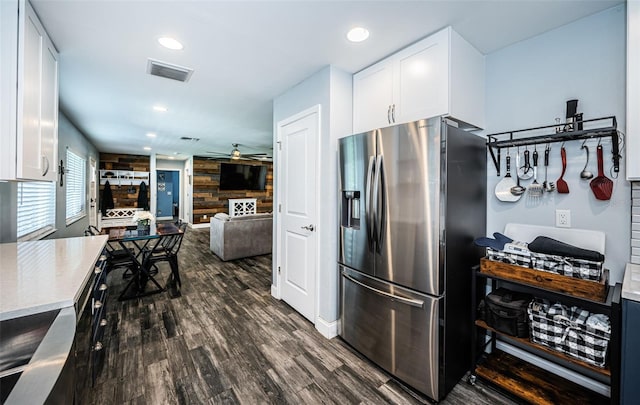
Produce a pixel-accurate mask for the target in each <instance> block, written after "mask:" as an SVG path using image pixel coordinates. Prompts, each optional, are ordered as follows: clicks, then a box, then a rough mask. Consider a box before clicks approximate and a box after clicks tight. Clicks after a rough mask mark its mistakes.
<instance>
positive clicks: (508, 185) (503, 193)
mask: <svg viewBox="0 0 640 405" xmlns="http://www.w3.org/2000/svg"><path fill="white" fill-rule="evenodd" d="M506 160H507V174H506V175H505V176H504V178H503V179H502V180H500V181H499V182H498V184H496V189H495V194H496V197H497V198H498V200H500V201H505V202H516V201H518V200H519V199H520V197H521V194H519V195H515V194H513V193H512V192H511V189H512V188H513V187H515V186H516V182H515V181H514V180H513V177H511V156H509V151H508V150H507V159H506Z"/></svg>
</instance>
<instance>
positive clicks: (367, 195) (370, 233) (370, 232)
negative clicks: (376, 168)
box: [364, 156, 375, 250]
mask: <svg viewBox="0 0 640 405" xmlns="http://www.w3.org/2000/svg"><path fill="white" fill-rule="evenodd" d="M374 162H375V156H369V167H368V168H367V184H366V190H365V192H364V211H365V218H366V219H367V241H368V242H369V250H373V242H374V239H373V238H374V229H373V215H372V212H371V188H372V187H371V181H372V178H373V164H374Z"/></svg>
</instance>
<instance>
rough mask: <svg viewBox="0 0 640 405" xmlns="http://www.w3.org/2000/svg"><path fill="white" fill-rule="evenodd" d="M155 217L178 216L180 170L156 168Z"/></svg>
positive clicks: (167, 217)
mask: <svg viewBox="0 0 640 405" xmlns="http://www.w3.org/2000/svg"><path fill="white" fill-rule="evenodd" d="M155 216H156V219H158V220H161V221H163V220H171V221H177V220H178V219H179V218H180V170H172V169H160V170H156V212H155Z"/></svg>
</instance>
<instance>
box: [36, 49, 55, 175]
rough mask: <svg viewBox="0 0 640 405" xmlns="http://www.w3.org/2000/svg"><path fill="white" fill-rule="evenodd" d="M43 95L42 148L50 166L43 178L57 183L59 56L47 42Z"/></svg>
mask: <svg viewBox="0 0 640 405" xmlns="http://www.w3.org/2000/svg"><path fill="white" fill-rule="evenodd" d="M41 95H42V98H41V103H40V112H41V116H40V148H41V152H42V156H43V160H44V164H45V165H49V167H48V171H47V173H46V174H44V175H43V176H42V178H43V179H47V180H53V181H55V180H56V173H57V166H56V162H57V161H58V160H57V157H58V55H57V53H56V50H55V49H54V48H53V45H52V44H50V43H49V41H46V42H45V46H44V47H43V53H42V89H41ZM45 169H46V167H45Z"/></svg>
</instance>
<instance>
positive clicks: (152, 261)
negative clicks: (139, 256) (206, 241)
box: [142, 224, 186, 296]
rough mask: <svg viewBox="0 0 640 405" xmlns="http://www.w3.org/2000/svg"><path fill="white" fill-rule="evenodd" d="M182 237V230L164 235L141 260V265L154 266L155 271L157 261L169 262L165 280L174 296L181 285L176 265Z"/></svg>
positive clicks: (149, 267) (181, 227)
mask: <svg viewBox="0 0 640 405" xmlns="http://www.w3.org/2000/svg"><path fill="white" fill-rule="evenodd" d="M185 225H186V224H185ZM180 229H181V230H182V229H183V226H182V224H181V225H180ZM183 237H184V231H183V233H178V234H175V235H168V236H164V237H163V240H162V241H161V242H160V243H159V244H158V246H157V248H155V249H153V250H150V251H148V252H146V253H145V256H144V258H143V262H142V263H143V264H142V266H143V267H145V268H147V269H152V268H155V271H156V272H157V264H158V263H160V262H167V263H169V266H170V267H171V275H170V276H169V278H168V280H167V286H168V287H169V288H170V289H171V290H172V295H174V296H177V295H178V294H179V289H180V287H181V286H182V281H181V279H180V269H179V267H178V252H179V251H180V246H182V238H183ZM150 273H151V272H150Z"/></svg>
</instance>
